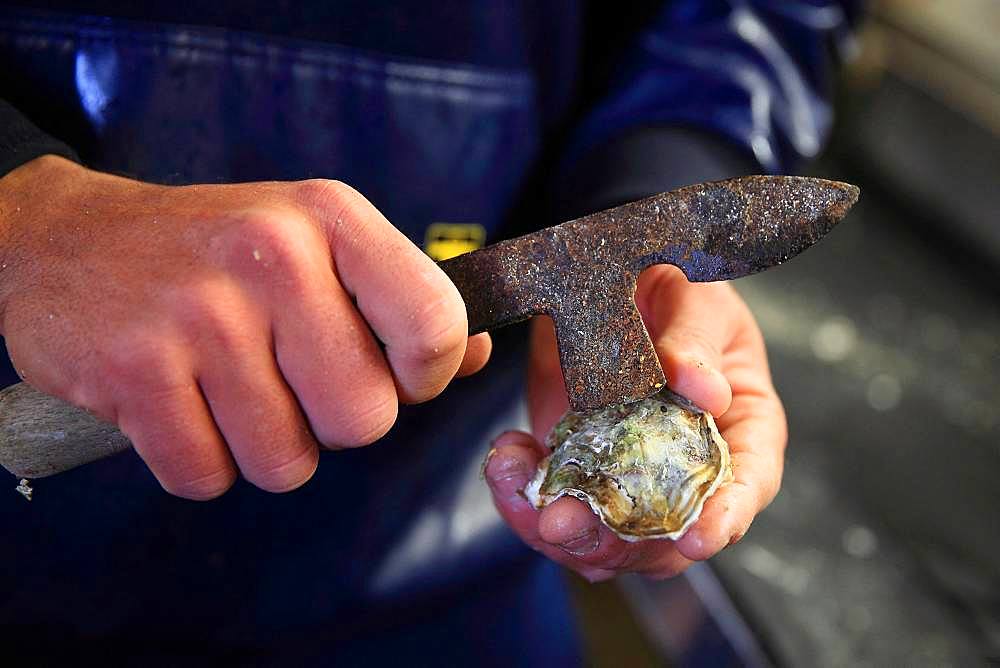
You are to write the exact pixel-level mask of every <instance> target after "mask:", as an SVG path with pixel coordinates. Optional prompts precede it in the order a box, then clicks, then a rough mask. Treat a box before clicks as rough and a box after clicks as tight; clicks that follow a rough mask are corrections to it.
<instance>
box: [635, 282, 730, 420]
mask: <svg viewBox="0 0 1000 668" xmlns="http://www.w3.org/2000/svg"><path fill="white" fill-rule="evenodd" d="M731 290H732V288H730V287H729V286H728V285H724V284H715V283H711V284H710V283H690V282H688V281H687V279H686V278H685V277H684V275H683V274H682V273H681V271H680V270H679V269H677V268H676V267H672V266H669V265H659V266H656V267H652V268H650V269H649V270H647V271H645V272H643V274H642V275H641V276H640V277H639V286H638V289H637V291H636V300H637V304H638V305H639V308H640V311H641V312H642V313H643V316H644V318H645V320H646V322H647V326H648V328H649V330H650V332H651V334H652V337H653V344H654V346H655V348H656V352H657V354H658V355H659V357H660V361H661V364H662V365H663V371H664V373H665V374H666V376H667V384H668V385H669V387H670V389H672V390H673V391H674V392H677V393H678V394H680V395H682V396H685V397H687V398H688V399H690V400H691V401H693V402H694V403H695V404H697V405H698V406H700V407H701V408H703V409H705V410H707V411H708V412H710V413H712V414H713V415H716V416H718V415H722V414H723V413H725V411H726V409H727V408H728V407H729V404H730V402H731V401H732V391H731V389H730V386H729V383H728V381H727V380H726V377H725V376H724V375H723V373H722V356H723V353H724V352H725V350H726V348H727V346H728V344H729V342H730V340H731V339H732V337H733V335H734V332H735V331H736V328H737V325H738V324H739V320H738V318H739V317H740V316H741V315H742V313H743V311H742V309H743V306H742V302H740V301H739V300H738V299H736V298H735V295H734V294H732V292H731Z"/></svg>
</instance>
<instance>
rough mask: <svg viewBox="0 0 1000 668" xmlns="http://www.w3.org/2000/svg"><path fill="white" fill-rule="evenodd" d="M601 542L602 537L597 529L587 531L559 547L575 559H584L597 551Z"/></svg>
mask: <svg viewBox="0 0 1000 668" xmlns="http://www.w3.org/2000/svg"><path fill="white" fill-rule="evenodd" d="M600 542H601V536H600V534H599V533H598V532H597V529H587V530H586V531H584V532H583V533H581V534H580V535H579V536H577V537H575V538H571V539H569V540H568V541H566V542H564V543H562V544H561V545H560V546H559V547H560V548H562V550H563V551H564V552H568V553H569V554H572V555H573V556H574V557H583V556H586V555H588V554H591V553H592V552H593V551H594V550H596V549H597V546H598V545H599V544H600Z"/></svg>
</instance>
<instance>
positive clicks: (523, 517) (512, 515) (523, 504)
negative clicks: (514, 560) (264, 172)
mask: <svg viewBox="0 0 1000 668" xmlns="http://www.w3.org/2000/svg"><path fill="white" fill-rule="evenodd" d="M544 455H545V449H544V447H542V446H541V444H539V443H538V442H537V441H535V439H533V438H532V437H531V436H530V435H528V434H524V433H521V432H507V433H506V434H504V435H502V436H501V437H500V438H498V439H497V440H496V441H495V442H494V447H493V450H491V453H490V456H489V460H488V461H487V463H486V468H485V475H486V481H487V483H488V485H489V487H490V492H491V494H492V495H493V502H494V504H495V505H496V507H497V511H498V512H499V513H500V516H501V517H503V519H504V521H505V522H506V523H507V525H508V526H509V527H510V528H511V529H512V530H513V531H514V533H516V534H517V535H518V537H520V538H521V540H523V541H524V542H525V543H526V544H527V545H528V546H529V547H531V548H532V549H534V550H536V551H538V552H541V553H542V554H544V555H545V556H546V557H548V558H549V559H552V560H553V561H555V562H557V563H559V564H562V565H563V566H566V567H568V568H572V569H573V570H575V571H576V572H578V573H580V575H582V576H584V577H585V578H587V579H589V580H591V581H597V580H602V579H607V578H608V577H611V576H612V575H613V573H611V572H608V571H602V570H601V569H596V568H591V567H588V566H586V565H585V564H581V563H579V562H578V561H577V560H576V559H575V558H574V557H573V556H572V555H571V554H569V553H567V552H565V551H564V550H562V549H560V548H558V547H555V546H552V545H549V544H547V543H546V542H545V541H543V540H542V539H541V538H540V537H539V535H538V511H537V510H536V509H535V508H534V507H533V506H532V505H531V504H530V503H529V502H528V500H527V499H526V498H525V497H524V493H523V491H524V487H525V485H527V484H528V481H530V480H531V478H532V477H533V476H534V474H535V470H536V468H537V466H538V461H539V459H541V457H543V456H544Z"/></svg>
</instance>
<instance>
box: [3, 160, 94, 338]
mask: <svg viewBox="0 0 1000 668" xmlns="http://www.w3.org/2000/svg"><path fill="white" fill-rule="evenodd" d="M87 173H89V170H88V169H86V168H85V167H82V166H80V165H79V164H77V163H75V162H73V161H71V160H67V159H66V158H63V157H60V156H57V155H49V154H46V155H42V156H39V157H37V158H34V159H32V160H30V161H28V162H26V163H24V164H23V165H21V166H19V167H16V168H15V169H13V170H11V171H10V172H8V173H7V174H5V175H4V176H2V177H0V334H2V331H3V329H2V327H3V314H4V312H5V311H6V305H7V300H8V297H9V295H10V293H11V291H12V290H14V285H15V283H16V277H17V274H18V273H19V272H18V270H19V268H20V267H21V266H22V265H23V264H24V263H25V260H26V259H27V257H28V256H29V255H30V253H29V251H28V248H29V246H30V244H31V238H32V236H33V234H32V233H33V232H35V231H36V229H37V226H38V224H39V223H41V222H45V221H46V220H48V219H51V218H52V215H51V213H50V212H52V211H53V206H54V203H55V202H57V201H59V200H60V199H61V198H62V197H64V196H65V195H66V194H68V193H69V192H71V191H72V190H73V189H74V184H77V183H79V182H80V180H81V179H82V178H84V177H85V176H86V174H87Z"/></svg>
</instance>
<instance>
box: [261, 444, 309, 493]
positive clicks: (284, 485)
mask: <svg viewBox="0 0 1000 668" xmlns="http://www.w3.org/2000/svg"><path fill="white" fill-rule="evenodd" d="M318 465H319V453H318V451H317V449H316V448H315V447H306V448H301V449H298V450H293V451H289V450H287V449H283V450H279V451H277V452H275V453H273V454H272V455H270V456H268V457H265V458H263V460H262V461H258V462H254V463H253V464H252V465H251V466H248V467H244V469H243V477H244V478H246V479H247V480H248V481H249V482H251V483H253V484H254V485H256V486H257V487H259V488H261V489H263V490H264V491H267V492H273V493H276V494H280V493H282V492H290V491H292V490H294V489H297V488H299V487H301V486H302V485H304V484H305V483H306V482H307V481H308V480H309V479H310V478H312V476H313V474H314V473H315V472H316V467H317V466H318Z"/></svg>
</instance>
